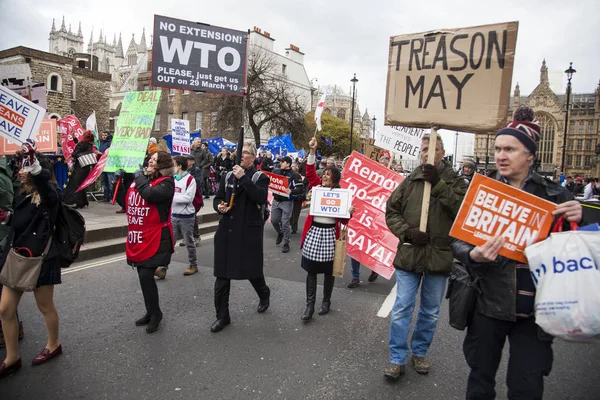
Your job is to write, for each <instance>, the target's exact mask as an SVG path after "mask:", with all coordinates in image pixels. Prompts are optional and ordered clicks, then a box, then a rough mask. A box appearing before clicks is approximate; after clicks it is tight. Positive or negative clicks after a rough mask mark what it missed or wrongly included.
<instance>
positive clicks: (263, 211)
mask: <svg viewBox="0 0 600 400" xmlns="http://www.w3.org/2000/svg"><path fill="white" fill-rule="evenodd" d="M231 175H233V171H229V172H228V173H227V175H226V176H225V184H227V182H228V181H229V177H230V176H231ZM261 175H262V172H260V171H256V172H255V173H254V175H252V183H254V184H256V182H257V181H258V178H260V176H261ZM270 205H271V203H270V202H269V201H267V202H266V203H265V204H263V205H262V206H261V205H258V204H257V205H256V206H257V207H258V209H259V210H260V211H261V214H262V216H263V225H264V224H266V223H267V221H268V220H269V217H270V216H271V211H270V210H269V206H270Z"/></svg>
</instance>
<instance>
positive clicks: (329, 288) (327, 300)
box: [319, 275, 335, 315]
mask: <svg viewBox="0 0 600 400" xmlns="http://www.w3.org/2000/svg"><path fill="white" fill-rule="evenodd" d="M334 282H335V277H333V276H331V275H325V282H324V283H323V304H321V309H320V310H319V315H325V314H327V313H328V312H329V307H330V306H331V292H333V283H334Z"/></svg>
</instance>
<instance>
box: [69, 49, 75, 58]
mask: <svg viewBox="0 0 600 400" xmlns="http://www.w3.org/2000/svg"><path fill="white" fill-rule="evenodd" d="M74 54H75V49H74V48H72V47H71V48H70V49H69V58H73V55H74Z"/></svg>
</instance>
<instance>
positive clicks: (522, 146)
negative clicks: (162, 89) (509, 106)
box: [0, 107, 596, 399]
mask: <svg viewBox="0 0 600 400" xmlns="http://www.w3.org/2000/svg"><path fill="white" fill-rule="evenodd" d="M429 142H430V138H429V137H428V136H425V137H423V139H422V144H421V165H420V166H419V167H417V168H415V169H414V171H412V172H411V173H410V175H409V176H408V177H407V178H406V179H404V180H403V181H402V183H401V184H400V185H399V186H398V188H397V189H396V190H395V191H394V192H393V193H392V195H391V196H390V198H389V200H388V202H387V207H386V212H385V218H386V223H387V226H388V228H389V229H390V231H391V232H392V233H393V234H394V235H395V236H396V237H398V239H399V243H398V249H397V254H396V258H395V260H394V267H395V278H396V282H397V292H396V299H395V302H394V305H393V308H392V312H391V318H390V332H389V342H388V346H389V351H390V358H389V364H388V365H387V366H386V367H385V368H384V371H383V375H384V376H385V378H387V379H389V380H397V379H398V378H399V377H400V376H401V375H403V374H404V373H405V369H406V364H407V363H408V364H410V365H411V366H412V367H413V368H414V369H415V370H416V372H418V373H420V374H427V373H428V372H429V370H430V368H431V366H432V364H433V363H434V362H433V360H430V359H429V358H428V357H427V354H428V350H429V348H430V346H431V344H432V342H433V339H434V336H435V332H436V328H437V324H438V320H439V313H440V306H441V303H442V299H443V297H444V293H445V289H446V285H447V278H448V276H449V274H450V272H451V271H452V266H453V263H454V262H456V260H458V261H459V262H461V263H462V264H463V265H465V266H466V267H467V268H469V269H470V270H471V271H473V273H474V274H476V275H479V276H481V277H484V279H481V284H482V290H481V292H480V293H479V294H478V295H477V300H476V308H475V310H476V311H475V313H474V315H473V316H472V318H471V320H470V321H469V323H468V327H467V333H466V336H465V338H464V346H463V351H464V356H465V359H466V362H467V364H468V366H469V367H470V374H469V376H468V381H467V395H466V397H467V398H468V399H492V398H494V397H495V382H496V372H497V370H498V367H499V364H500V360H501V357H502V353H503V348H504V346H505V341H506V338H508V339H509V343H510V354H509V362H508V370H507V385H508V397H509V398H510V399H525V398H526V399H541V398H542V396H543V382H544V377H545V376H547V375H548V374H549V373H550V370H551V368H552V360H553V358H552V337H550V336H549V335H547V334H545V333H544V332H543V331H542V330H541V329H540V328H539V327H538V326H537V325H536V324H535V316H534V308H533V306H534V296H535V286H534V285H533V282H532V278H531V275H530V274H529V272H528V268H527V265H524V264H521V263H517V262H516V261H514V260H511V259H508V258H506V257H504V256H502V255H499V250H500V249H501V248H502V246H503V244H504V241H503V239H502V238H501V237H494V238H492V239H490V240H489V241H487V242H486V243H485V244H483V245H481V246H473V245H470V244H468V243H465V242H461V241H459V240H453V239H452V238H451V237H450V236H449V232H450V228H451V226H452V223H453V221H454V219H455V218H456V216H457V213H458V211H459V208H460V206H461V203H462V201H463V198H464V195H465V192H466V190H467V187H468V185H469V183H470V181H471V178H472V176H473V173H474V169H475V165H469V164H466V165H464V166H463V170H462V173H460V174H459V173H458V172H457V171H456V170H455V169H454V168H453V166H452V165H451V164H450V163H449V162H447V161H446V160H445V158H444V156H445V150H444V143H443V141H442V140H441V139H440V138H438V139H437V141H436V144H435V151H434V154H435V156H434V158H433V159H429V157H428V152H429ZM539 142H540V126H539V124H538V122H537V121H535V120H534V118H533V111H532V110H531V109H529V108H527V107H520V108H519V109H518V110H517V112H516V113H515V116H514V120H513V121H511V122H509V123H508V124H507V125H506V126H505V127H504V128H502V129H501V130H499V131H498V132H497V133H496V136H495V143H494V146H495V162H496V169H497V170H496V171H494V173H493V174H492V175H491V177H492V178H494V179H496V180H498V181H501V182H503V183H505V184H507V185H510V186H512V187H515V188H518V189H521V190H523V191H525V192H528V193H531V194H533V195H535V196H538V197H540V198H543V199H545V200H548V201H551V202H554V203H557V204H558V206H557V209H556V211H555V212H554V215H555V217H556V218H558V217H559V216H564V218H565V220H566V221H568V222H570V221H573V222H577V223H583V222H585V221H582V220H583V213H582V207H581V205H580V203H579V202H578V201H576V200H574V196H573V191H572V190H568V188H569V185H570V182H569V183H567V188H564V187H562V186H561V185H559V184H558V183H556V182H553V181H552V180H548V179H545V178H542V177H541V176H540V175H538V174H537V173H536V172H535V171H534V169H533V168H532V166H533V165H534V160H535V155H536V151H537V149H538V144H539ZM153 145H154V146H155V145H156V144H155V143H153V142H151V143H150V146H149V149H148V157H147V161H146V163H145V165H144V167H143V168H141V169H140V170H139V171H137V172H135V173H134V174H124V175H123V176H122V177H121V178H122V181H123V184H122V185H123V186H122V188H116V190H120V191H122V193H120V194H119V193H117V196H116V197H117V199H118V201H119V202H120V204H121V206H122V208H123V212H124V213H126V214H127V215H128V216H136V215H140V207H141V208H143V215H145V217H144V218H143V219H140V218H128V223H129V225H128V228H129V235H128V239H127V244H126V256H127V263H128V264H129V265H130V266H131V267H132V268H133V269H134V270H135V271H136V272H137V275H138V279H139V283H140V287H141V291H142V294H143V300H144V306H145V310H144V313H143V315H141V318H139V319H137V320H136V321H135V325H137V326H144V327H145V330H146V332H148V333H152V332H155V331H156V330H158V329H159V327H160V323H161V320H162V318H163V309H162V308H161V305H160V301H159V289H158V285H157V281H156V277H158V278H159V279H161V278H162V279H164V278H165V277H166V271H167V268H168V266H169V264H170V261H171V256H172V254H173V252H174V246H175V243H176V241H177V240H178V239H180V238H181V240H182V242H181V244H182V245H183V246H185V247H186V249H187V253H188V257H189V266H188V268H187V269H185V271H184V272H183V273H184V275H194V274H196V273H197V272H198V263H197V256H196V246H197V245H198V238H199V236H198V228H197V226H198V217H197V213H198V210H199V208H200V207H202V201H203V200H206V199H210V197H208V196H209V195H213V194H214V197H213V198H212V199H211V200H210V206H211V207H212V208H213V209H214V210H215V211H216V212H217V213H218V214H219V215H220V221H219V225H218V228H217V231H216V233H215V236H214V278H215V284H214V304H215V312H216V319H215V320H214V322H213V323H212V325H211V326H210V330H211V331H212V332H219V331H221V330H222V329H224V328H225V327H226V326H228V325H229V324H231V322H232V315H231V314H230V309H229V297H230V286H231V285H230V282H231V280H232V279H233V280H249V281H250V283H251V284H252V286H253V288H254V289H255V291H256V294H257V297H258V304H257V312H258V313H264V312H266V311H267V310H268V308H269V306H270V294H271V290H270V288H269V286H268V284H267V282H266V280H265V276H264V272H263V251H264V230H265V229H266V228H265V226H267V229H268V228H269V225H268V224H266V220H267V217H268V213H267V212H266V209H267V208H268V191H269V189H268V187H269V182H270V180H269V177H268V176H267V175H266V174H264V173H263V172H270V173H274V174H278V175H282V176H285V177H287V178H288V182H289V188H288V189H287V191H286V195H283V194H278V195H274V197H273V199H272V204H271V209H270V225H272V227H273V229H274V230H275V231H276V232H277V239H276V241H275V245H280V244H282V247H281V249H282V252H283V253H287V252H289V251H290V246H291V245H290V237H291V235H292V234H295V233H297V232H300V234H301V244H300V252H301V262H300V266H301V267H302V268H303V269H304V270H305V271H306V306H305V309H304V312H302V313H301V312H299V317H300V319H301V321H303V322H304V323H308V322H309V321H311V319H312V318H313V315H314V311H315V307H316V298H317V281H318V276H319V275H323V294H322V300H321V305H320V308H319V311H318V314H319V315H325V314H328V312H329V310H330V308H331V302H332V292H333V287H334V277H333V261H334V255H335V243H336V239H337V238H339V235H340V230H341V229H342V227H343V226H344V225H346V224H347V223H348V221H349V220H348V219H344V218H332V217H322V216H311V215H308V216H307V218H306V220H305V223H304V227H303V228H302V229H301V230H300V231H299V229H298V221H299V215H300V211H301V208H302V205H303V204H304V202H305V201H307V198H308V197H309V194H310V189H311V188H313V187H316V186H322V187H327V188H332V189H333V188H339V187H340V181H341V179H342V168H340V167H341V165H338V163H337V162H336V160H335V159H328V160H323V164H319V163H318V161H317V159H316V148H317V141H316V139H315V138H313V139H312V140H311V141H310V142H309V143H308V148H309V154H308V155H307V157H306V158H305V159H302V158H300V159H295V160H294V159H292V158H291V157H288V156H281V157H276V158H275V159H274V158H273V155H272V154H271V153H269V152H267V153H264V152H260V153H257V149H256V147H255V145H254V144H252V143H245V144H244V146H243V148H240V149H237V151H239V152H241V154H238V156H239V160H240V161H239V163H237V164H236V163H235V162H234V159H233V158H232V156H231V154H229V153H228V152H227V149H223V151H222V153H220V154H218V155H217V157H216V160H215V159H214V158H213V157H212V155H210V153H209V152H208V151H207V148H206V145H204V144H199V143H197V142H195V143H194V144H193V145H192V154H190V155H188V156H176V157H172V156H171V155H170V154H169V153H168V152H165V151H161V150H158V148H155V147H153ZM207 153H208V154H207ZM5 161H6V160H4V159H1V160H0V178H1V179H2V180H0V183H1V184H2V185H3V186H4V187H6V190H2V191H1V192H0V200H1V203H0V210H1V211H0V221H2V225H1V226H0V229H2V230H1V231H0V232H1V233H2V237H8V238H10V240H9V241H8V243H7V242H5V244H4V247H3V251H2V257H3V258H1V259H0V267H1V266H2V265H3V263H4V261H3V260H4V258H5V257H6V253H7V251H8V250H10V249H11V248H22V247H28V248H30V249H31V252H32V254H33V255H34V256H37V255H40V254H41V253H42V252H43V246H41V245H40V243H42V244H43V243H44V241H49V243H50V251H49V252H48V253H47V255H46V256H45V259H44V264H43V267H42V273H41V274H40V278H39V281H38V285H37V288H36V289H35V290H34V295H35V299H36V302H37V304H38V307H39V309H40V311H41V312H42V314H43V315H44V319H45V321H46V326H47V328H48V341H47V344H46V346H45V348H44V349H43V351H42V352H41V353H40V355H39V356H38V357H36V358H35V359H34V360H33V364H34V365H37V364H42V363H45V362H47V361H49V360H51V359H52V358H54V357H56V356H58V355H60V354H61V353H62V347H61V344H60V340H59V338H58V314H57V311H56V308H55V307H54V303H53V287H54V285H56V284H59V283H61V276H60V268H59V266H58V264H57V263H56V262H55V257H54V256H55V255H54V254H53V247H54V246H53V243H52V240H53V239H52V237H51V235H50V232H51V231H52V229H51V228H52V223H53V213H55V211H54V210H55V208H56V205H57V204H58V202H59V201H61V198H60V197H61V194H60V192H59V191H58V189H57V188H56V185H55V183H54V182H55V181H54V180H53V178H52V176H51V171H50V168H49V167H48V165H47V161H46V160H44V159H43V157H41V156H40V155H39V154H38V153H36V151H35V144H34V143H31V144H26V145H24V146H23V151H22V152H20V154H19V155H18V157H16V159H15V160H14V162H13V163H12V169H13V170H14V171H15V174H14V179H12V180H11V176H10V170H11V168H10V167H8V166H7V165H6V162H5ZM344 161H345V160H344ZM380 162H381V163H382V164H385V165H386V166H388V165H390V164H389V159H387V158H385V157H383V158H382V159H381V160H380ZM207 166H208V169H207ZM211 166H216V168H214V169H215V170H216V171H217V172H218V175H219V178H218V180H217V181H218V185H212V186H213V187H211V181H210V174H209V172H210V168H211ZM129 175H130V176H129ZM107 179H113V177H108V178H107ZM16 183H19V184H18V185H16V186H18V188H16V189H15V190H14V196H13V186H15V184H16ZM426 184H429V185H431V201H430V206H429V218H428V222H427V227H426V229H425V230H424V231H422V230H421V229H420V228H419V226H420V222H421V221H420V219H421V212H420V209H421V202H422V193H423V188H424V185H426ZM4 187H3V188H4ZM592 187H593V188H596V185H592ZM8 189H10V190H8ZM9 192H10V193H9ZM213 192H214V193H213ZM109 195H110V193H109ZM353 211H354V207H353V206H352V207H351V208H350V215H351V216H350V218H352V213H353ZM33 235H35V237H37V238H38V239H41V240H38V241H37V243H32V238H33V237H34V236H33ZM359 268H360V264H359V263H358V262H357V261H356V260H352V278H353V279H352V281H351V283H350V285H348V287H350V288H354V287H356V286H358V285H359V284H360V283H361V282H360V275H359ZM375 279H377V274H375V273H371V275H370V276H369V279H368V280H369V281H370V282H373V281H374V280H375ZM419 289H420V290H419ZM419 293H420V294H419ZM22 294H23V293H22V292H19V291H17V290H14V289H12V288H10V287H4V288H3V291H2V296H1V299H0V318H1V321H2V329H3V344H5V346H6V357H5V359H4V362H3V363H2V364H1V365H0V377H3V376H6V375H8V374H10V373H13V372H15V371H17V370H18V369H19V368H20V367H21V359H20V357H19V351H18V340H19V337H20V335H21V336H22V325H21V324H20V322H19V320H18V316H17V306H18V303H19V300H20V298H21V296H22ZM418 294H419V296H420V297H419V302H418V304H419V310H418V312H417V317H416V323H415V326H414V329H413V331H412V336H411V338H410V340H409V338H408V334H409V328H410V324H411V321H412V319H413V313H414V311H415V310H414V309H415V305H416V304H417V301H416V300H417V295H418ZM303 308H304V307H303ZM165 314H166V315H167V317H168V310H165Z"/></svg>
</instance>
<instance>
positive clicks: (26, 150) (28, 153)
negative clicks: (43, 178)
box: [21, 142, 35, 165]
mask: <svg viewBox="0 0 600 400" xmlns="http://www.w3.org/2000/svg"><path fill="white" fill-rule="evenodd" d="M21 150H22V151H23V162H24V163H25V162H26V161H28V164H29V165H31V164H33V163H34V162H35V148H34V146H32V145H31V143H29V142H25V143H23V144H22V145H21Z"/></svg>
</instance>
